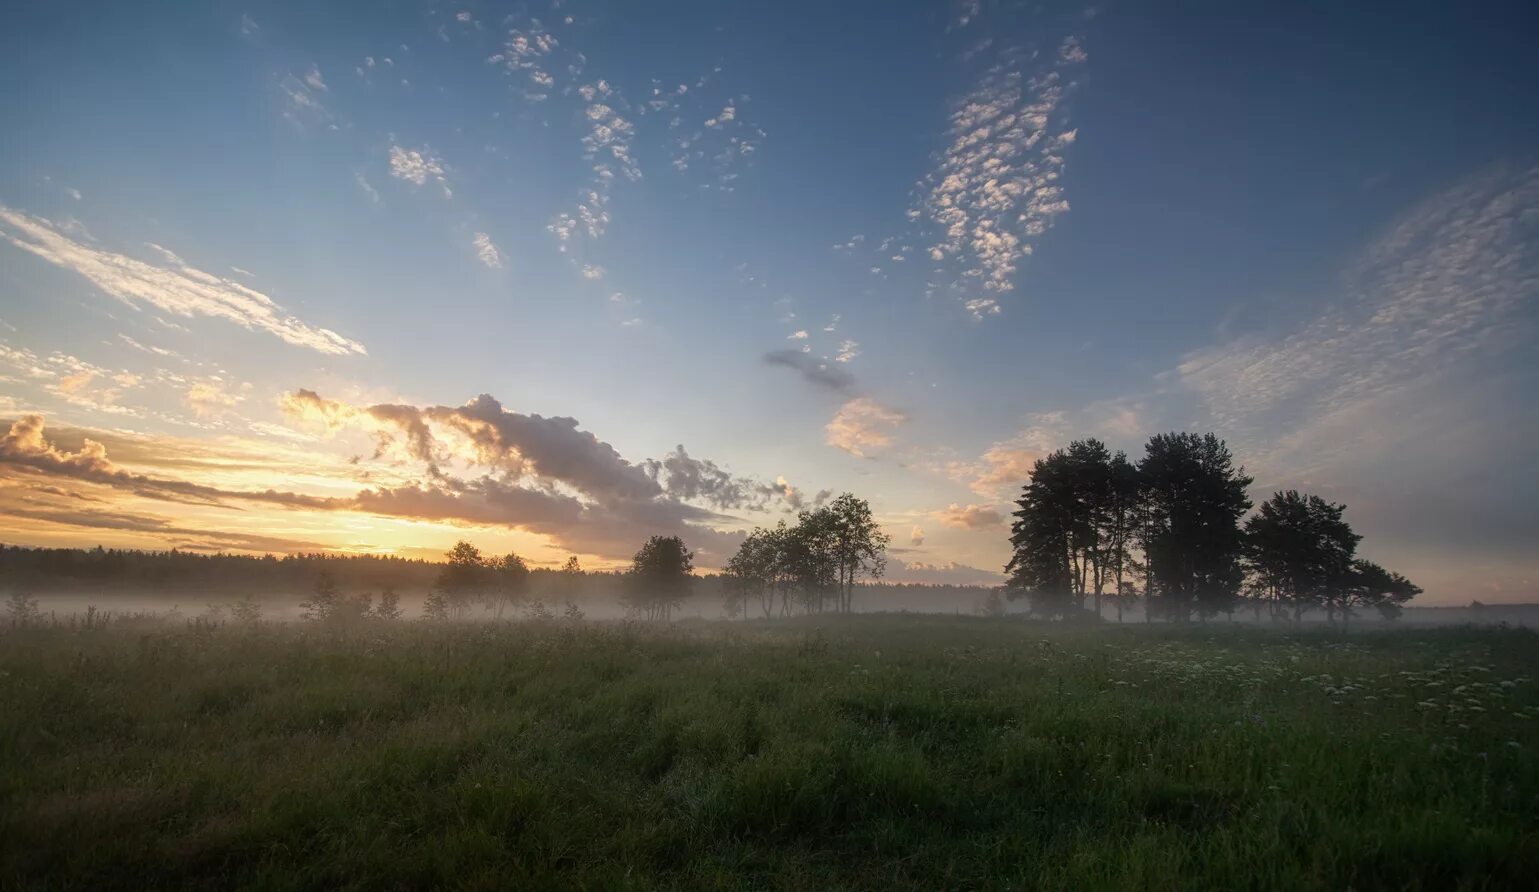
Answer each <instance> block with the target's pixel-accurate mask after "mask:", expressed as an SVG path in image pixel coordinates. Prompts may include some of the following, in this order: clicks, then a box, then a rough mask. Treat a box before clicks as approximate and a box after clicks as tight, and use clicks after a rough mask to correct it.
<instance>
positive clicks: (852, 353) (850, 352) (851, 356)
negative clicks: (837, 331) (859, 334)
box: [834, 338, 860, 362]
mask: <svg viewBox="0 0 1539 892" xmlns="http://www.w3.org/2000/svg"><path fill="white" fill-rule="evenodd" d="M859 355H860V343H859V342H857V341H854V340H851V339H850V338H845V339H844V340H842V341H840V342H839V352H838V353H837V354H835V355H834V362H853V361H854V360H855V357H857V356H859Z"/></svg>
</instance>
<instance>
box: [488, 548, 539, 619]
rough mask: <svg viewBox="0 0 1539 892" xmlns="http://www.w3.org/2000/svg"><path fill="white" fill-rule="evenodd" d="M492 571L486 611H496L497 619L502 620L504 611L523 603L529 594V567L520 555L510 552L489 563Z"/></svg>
mask: <svg viewBox="0 0 1539 892" xmlns="http://www.w3.org/2000/svg"><path fill="white" fill-rule="evenodd" d="M489 566H490V569H491V571H492V579H491V584H490V585H488V586H487V588H486V592H485V596H484V598H485V604H486V609H488V610H491V611H494V615H495V618H496V619H499V620H500V619H502V614H503V611H505V610H506V609H507V608H508V607H510V606H513V605H515V604H518V603H519V602H521V601H523V599H524V597H525V595H527V594H528V592H529V565H528V564H526V563H524V559H523V558H521V557H519V556H518V555H516V554H514V553H512V552H508V553H507V554H506V555H504V556H503V557H501V558H496V559H493V560H492V561H490V562H489Z"/></svg>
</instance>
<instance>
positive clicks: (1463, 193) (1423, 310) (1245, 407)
mask: <svg viewBox="0 0 1539 892" xmlns="http://www.w3.org/2000/svg"><path fill="white" fill-rule="evenodd" d="M1536 221H1539V168H1530V169H1527V170H1519V171H1514V170H1512V169H1510V168H1507V167H1501V166H1499V167H1495V168H1492V169H1488V170H1485V171H1483V172H1481V173H1480V174H1478V175H1476V176H1474V177H1471V178H1469V179H1467V180H1466V181H1464V182H1461V183H1459V184H1457V185H1455V186H1453V187H1451V188H1449V189H1447V190H1445V191H1443V192H1441V193H1439V194H1437V195H1435V196H1433V197H1432V198H1430V199H1428V200H1427V201H1425V202H1423V203H1422V204H1421V205H1420V206H1418V207H1416V208H1415V209H1413V210H1412V211H1410V212H1409V213H1408V214H1406V215H1405V216H1404V217H1403V218H1402V219H1401V220H1400V221H1398V222H1397V223H1396V224H1395V225H1394V226H1392V227H1391V228H1390V229H1389V231H1388V232H1386V233H1385V234H1384V235H1383V236H1381V237H1380V238H1379V239H1378V240H1377V241H1376V242H1375V243H1374V244H1372V245H1370V246H1369V247H1368V248H1367V249H1366V250H1365V251H1364V252H1363V253H1362V255H1361V256H1360V257H1359V258H1358V259H1357V261H1356V262H1355V263H1354V264H1353V265H1352V266H1351V267H1350V268H1349V269H1348V270H1347V271H1346V272H1345V274H1344V275H1343V277H1342V282H1341V289H1342V295H1341V297H1340V298H1338V299H1337V300H1335V301H1333V302H1332V303H1330V304H1329V305H1328V306H1327V307H1326V308H1325V309H1324V310H1323V311H1322V312H1321V313H1320V314H1319V315H1318V316H1317V317H1316V318H1314V319H1312V320H1310V321H1309V322H1307V323H1306V324H1304V325H1303V326H1301V327H1300V328H1299V329H1297V330H1296V331H1293V332H1292V333H1289V334H1286V335H1284V336H1282V337H1272V338H1267V337H1261V336H1256V335H1252V336H1248V337H1241V338H1238V339H1235V340H1233V341H1230V342H1227V343H1223V344H1219V345H1216V346H1213V347H1208V348H1205V349H1202V350H1197V351H1194V352H1192V353H1190V354H1188V355H1187V356H1186V357H1184V358H1183V360H1182V362H1181V363H1180V365H1179V366H1178V367H1177V368H1176V369H1175V372H1174V377H1175V378H1176V379H1177V380H1178V381H1179V382H1180V384H1182V385H1183V386H1184V387H1186V388H1188V389H1189V390H1191V391H1192V392H1195V393H1196V394H1197V395H1198V396H1199V397H1200V398H1201V400H1202V402H1203V404H1204V406H1205V407H1206V408H1207V410H1208V412H1209V413H1210V414H1211V416H1212V418H1213V420H1214V422H1215V423H1216V424H1217V425H1218V426H1219V427H1220V428H1222V429H1223V430H1224V431H1225V432H1227V433H1228V434H1229V435H1231V436H1233V437H1236V438H1237V439H1238V441H1239V442H1240V443H1242V444H1243V445H1244V446H1246V447H1248V448H1254V449H1256V450H1258V451H1263V453H1264V454H1270V455H1272V456H1274V457H1280V454H1281V453H1282V452H1283V451H1294V452H1296V453H1298V454H1300V455H1307V454H1309V453H1311V452H1313V453H1315V454H1316V455H1320V454H1321V453H1320V452H1319V450H1320V448H1321V447H1323V446H1326V445H1327V444H1324V443H1319V442H1315V443H1310V444H1309V445H1307V446H1306V445H1305V442H1306V441H1309V440H1312V439H1314V438H1313V437H1312V436H1311V434H1312V433H1314V432H1315V431H1317V430H1322V429H1326V428H1332V427H1335V426H1336V422H1337V420H1338V419H1339V420H1345V419H1349V418H1351V417H1353V416H1356V415H1363V414H1366V413H1367V411H1368V410H1369V409H1371V408H1372V407H1373V406H1374V405H1375V404H1377V403H1379V402H1380V401H1384V400H1393V399H1394V398H1395V397H1396V396H1397V395H1398V394H1402V393H1405V392H1407V391H1410V390H1412V389H1413V388H1417V387H1424V386H1428V385H1437V384H1442V383H1445V382H1447V381H1448V380H1449V379H1450V377H1451V376H1452V374H1453V373H1454V372H1455V371H1456V370H1459V369H1461V368H1466V367H1468V366H1470V365H1472V364H1474V363H1476V362H1479V361H1482V360H1485V359H1489V358H1490V357H1492V356H1493V355H1495V354H1498V353H1500V352H1502V351H1505V350H1509V349H1512V348H1514V347H1515V346H1516V345H1519V344H1523V343H1525V342H1530V341H1531V340H1532V335H1533V330H1534V328H1533V325H1534V321H1533V317H1532V315H1531V314H1528V313H1525V312H1524V309H1525V306H1531V305H1532V300H1533V297H1534V295H1535V293H1536V289H1539V248H1536V245H1539V224H1536ZM1278 431H1285V432H1287V433H1286V434H1285V435H1284V436H1283V437H1281V438H1279V437H1277V436H1276V432H1278ZM1337 433H1341V431H1337ZM1331 439H1336V438H1335V437H1334V436H1333V437H1332V438H1331ZM1351 439H1352V437H1351V436H1350V434H1349V436H1348V438H1347V439H1344V440H1343V439H1338V440H1337V441H1336V443H1335V447H1334V448H1338V449H1339V448H1342V447H1347V448H1350V446H1349V443H1350V442H1351Z"/></svg>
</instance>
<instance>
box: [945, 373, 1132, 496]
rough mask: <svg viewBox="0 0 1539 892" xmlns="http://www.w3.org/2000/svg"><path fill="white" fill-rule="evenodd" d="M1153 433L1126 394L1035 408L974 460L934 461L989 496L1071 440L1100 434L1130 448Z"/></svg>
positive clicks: (1006, 490) (1014, 485) (1010, 488)
mask: <svg viewBox="0 0 1539 892" xmlns="http://www.w3.org/2000/svg"><path fill="white" fill-rule="evenodd" d="M1149 433H1152V431H1150V430H1149V429H1148V421H1147V419H1146V417H1145V410H1144V406H1143V403H1142V402H1140V401H1137V400H1133V399H1130V398H1118V399H1110V400H1101V401H1098V402H1094V403H1091V404H1089V405H1087V406H1083V407H1080V408H1077V409H1074V410H1070V411H1054V412H1035V413H1032V414H1031V415H1028V416H1027V417H1026V424H1025V426H1024V427H1022V428H1021V430H1020V431H1019V432H1017V433H1016V434H1015V435H1014V436H1012V437H1010V438H1009V439H1005V440H999V441H996V442H994V443H992V444H990V445H989V447H988V448H987V449H986V450H984V452H983V454H982V455H980V456H979V457H978V458H977V459H976V460H973V461H951V462H946V463H944V464H942V465H940V466H939V467H933V466H932V469H934V470H939V471H940V472H942V473H944V474H945V475H946V476H948V477H950V478H951V479H953V480H956V481H957V482H959V483H965V484H967V486H968V488H970V489H971V490H972V491H973V492H975V493H977V494H978V495H980V496H983V497H985V498H990V499H998V498H1001V497H1003V496H1005V495H1007V494H1013V493H1014V492H1015V491H1016V490H1017V489H1019V488H1020V487H1021V486H1022V485H1024V484H1025V483H1026V481H1027V480H1028V479H1029V478H1030V477H1031V470H1032V466H1033V465H1035V464H1036V461H1037V459H1039V458H1042V457H1043V456H1045V455H1047V454H1048V453H1049V452H1052V451H1053V450H1055V449H1061V448H1063V447H1064V446H1067V445H1069V442H1070V441H1071V440H1076V439H1083V438H1085V437H1098V438H1101V439H1104V440H1107V441H1109V442H1110V443H1111V445H1112V446H1113V448H1116V447H1117V446H1118V445H1119V444H1121V445H1123V446H1125V447H1126V448H1127V449H1133V448H1135V447H1136V445H1137V444H1138V443H1141V442H1142V441H1143V440H1144V438H1145V437H1146V436H1147V435H1148V434H1149Z"/></svg>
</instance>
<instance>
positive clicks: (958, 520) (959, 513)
mask: <svg viewBox="0 0 1539 892" xmlns="http://www.w3.org/2000/svg"><path fill="white" fill-rule="evenodd" d="M934 516H935V519H936V520H938V521H940V522H941V523H943V524H945V525H946V526H948V527H955V528H957V529H960V530H985V529H988V528H990V527H997V526H999V525H1000V524H1002V523H1004V522H1005V518H1004V515H1002V514H1000V513H999V510H998V509H996V508H995V507H994V506H993V505H968V506H966V507H963V506H961V505H958V504H956V503H955V502H953V503H952V504H951V505H950V506H948V507H946V508H942V509H941V510H939V511H936V512H935V513H934Z"/></svg>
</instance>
